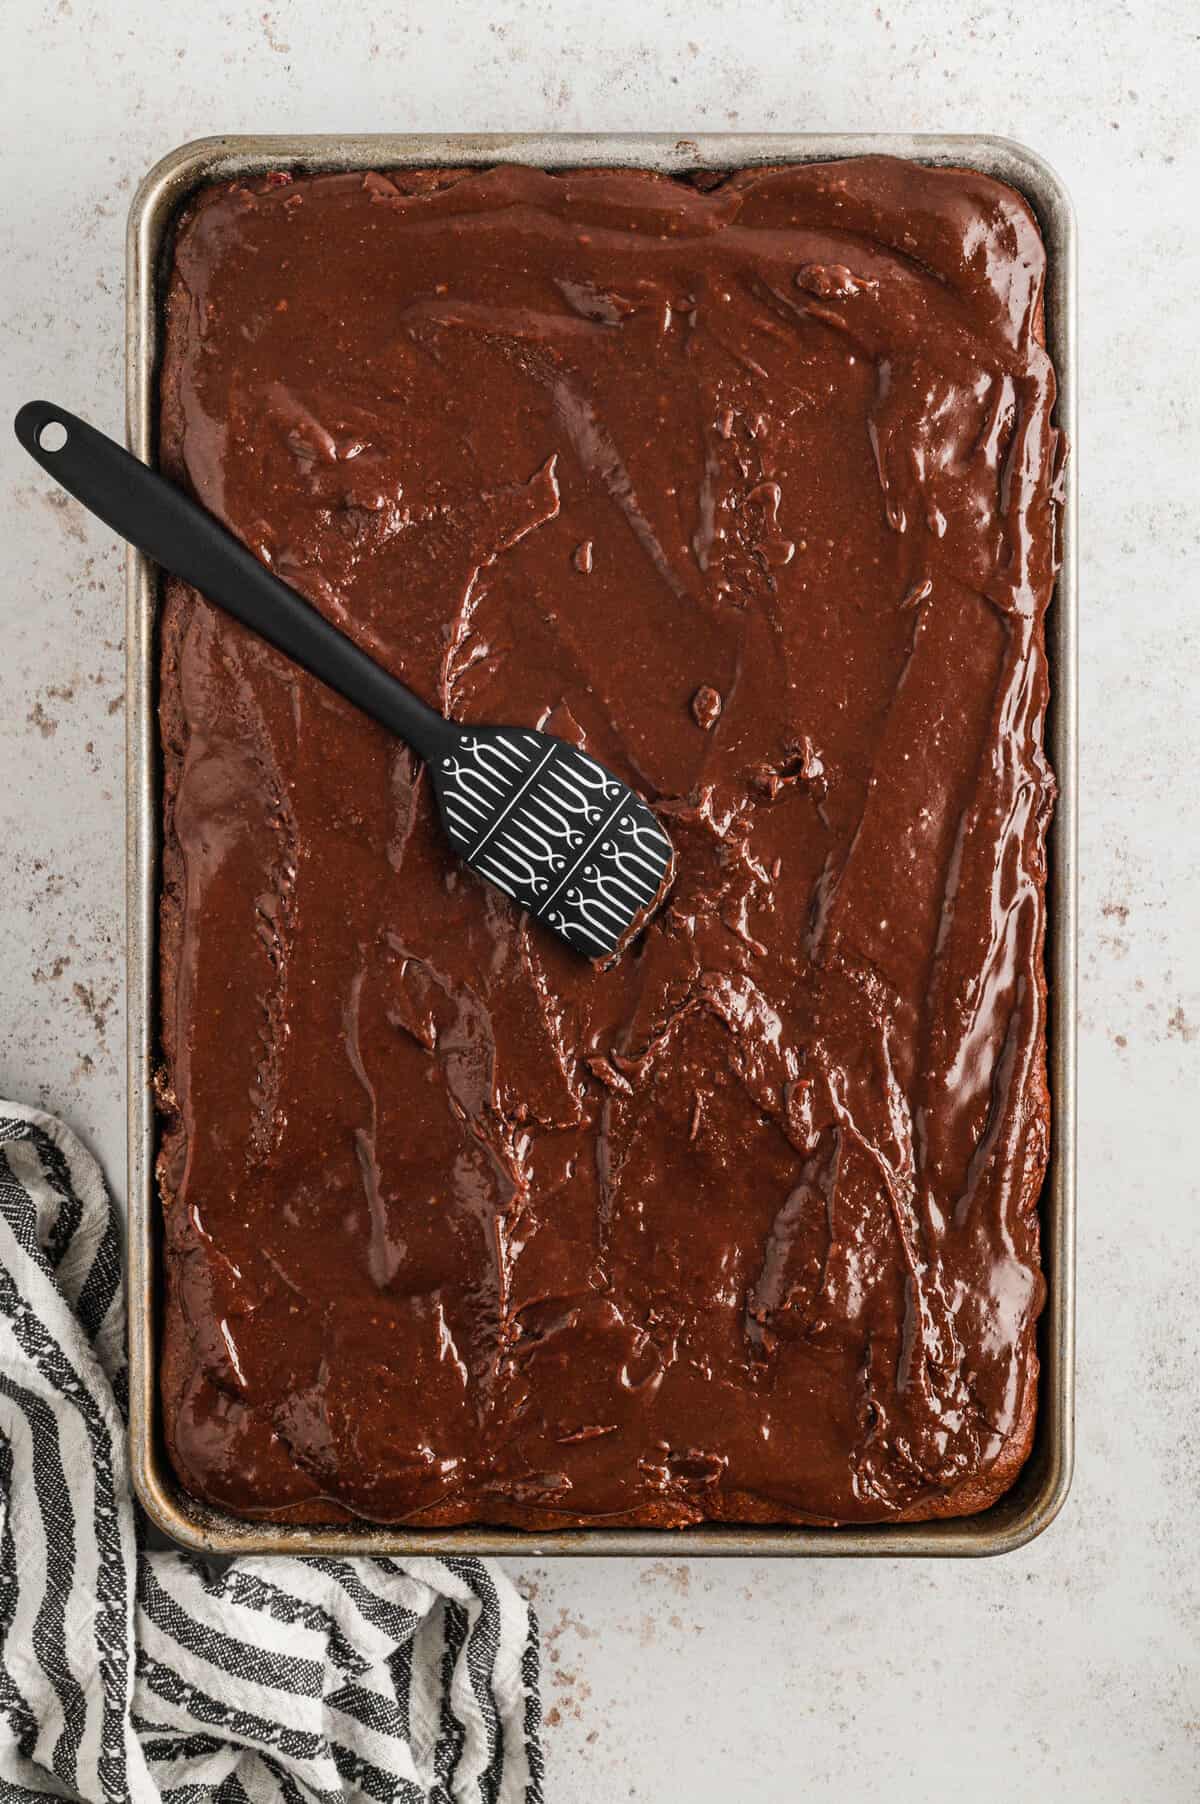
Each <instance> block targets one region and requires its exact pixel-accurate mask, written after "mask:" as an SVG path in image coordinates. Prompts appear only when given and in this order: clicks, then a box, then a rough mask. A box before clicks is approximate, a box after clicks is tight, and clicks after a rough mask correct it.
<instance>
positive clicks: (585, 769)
mask: <svg viewBox="0 0 1200 1804" xmlns="http://www.w3.org/2000/svg"><path fill="white" fill-rule="evenodd" d="M429 774H430V777H431V779H432V781H433V785H434V790H435V793H436V795H437V800H438V806H439V807H440V809H441V812H442V819H443V821H444V823H445V826H446V830H447V832H448V833H449V835H450V838H451V841H452V843H453V845H454V846H455V848H456V850H457V851H458V852H459V853H460V854H461V856H462V857H463V858H464V859H465V860H466V862H467V863H468V864H469V865H470V866H471V867H472V869H474V870H476V871H478V872H479V873H480V875H481V876H483V877H486V878H487V879H488V881H489V882H490V883H494V884H496V885H497V887H498V888H499V889H502V890H503V891H504V893H505V895H507V896H511V897H512V899H513V900H514V901H515V902H519V903H520V904H521V906H522V907H523V908H527V909H528V910H529V912H530V913H531V914H533V915H536V916H537V918H538V919H539V920H541V921H544V922H545V923H546V925H547V927H552V928H553V929H554V930H555V932H557V933H560V934H561V935H562V937H563V939H565V940H566V941H567V942H568V943H569V944H570V945H571V946H573V947H574V948H575V950H576V951H577V952H582V953H584V954H586V956H587V957H589V958H605V957H607V956H608V955H609V954H610V953H613V952H615V951H616V950H617V948H618V946H620V945H621V943H622V941H623V940H624V939H625V938H626V936H627V935H628V934H629V932H630V930H631V928H633V927H634V926H635V925H636V924H637V923H638V922H639V920H640V918H641V917H643V916H645V915H646V913H647V912H648V911H649V910H650V909H652V908H653V907H654V905H655V903H656V901H657V900H658V899H659V897H660V896H661V895H662V894H663V892H664V891H665V889H666V887H667V884H668V883H669V882H670V879H671V874H672V870H673V866H674V854H673V852H672V849H671V842H670V840H669V839H668V838H667V836H666V834H665V833H664V832H663V830H662V828H661V826H660V825H659V823H658V820H657V819H656V817H655V816H654V815H653V814H652V813H651V811H650V809H649V808H648V807H647V806H646V804H645V802H643V801H642V799H641V797H640V796H639V795H637V794H635V792H634V791H633V790H632V789H630V787H629V785H628V784H627V783H622V781H621V779H620V778H619V777H615V776H614V775H613V773H612V772H611V771H610V770H605V768H604V767H603V765H600V764H597V763H596V761H595V759H594V758H590V757H589V756H588V755H587V753H586V752H581V751H580V750H579V748H578V747H577V746H573V745H569V744H568V743H567V741H566V740H564V739H555V738H554V737H553V736H552V735H551V734H549V733H535V732H532V731H531V730H530V729H529V728H527V727H459V728H457V729H456V741H455V743H453V744H452V745H450V746H448V747H447V749H446V750H445V751H444V753H443V754H442V756H440V757H438V758H431V759H430V761H429Z"/></svg>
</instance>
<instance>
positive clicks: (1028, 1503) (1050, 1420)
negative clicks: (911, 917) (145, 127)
mask: <svg viewBox="0 0 1200 1804" xmlns="http://www.w3.org/2000/svg"><path fill="white" fill-rule="evenodd" d="M868 154H886V155H891V156H898V157H908V158H911V159H912V160H914V161H916V162H919V163H930V164H942V165H958V166H966V167H969V168H973V169H978V170H982V171H984V172H985V173H986V174H988V175H993V176H996V177H998V178H999V179H1000V180H1001V181H1005V182H1008V183H1009V184H1010V185H1011V186H1012V187H1014V188H1016V189H1018V190H1019V191H1020V192H1021V193H1022V194H1023V195H1025V197H1026V198H1027V200H1028V201H1029V202H1030V204H1031V206H1032V207H1033V210H1034V212H1035V213H1036V214H1037V217H1038V220H1039V223H1040V225H1041V229H1042V233H1043V235H1044V238H1045V241H1046V248H1047V251H1048V253H1049V283H1048V289H1047V295H1046V331H1047V339H1048V343H1049V347H1050V351H1051V354H1052V356H1053V358H1054V363H1055V367H1056V369H1057V372H1058V407H1057V421H1058V424H1059V426H1060V427H1061V428H1062V429H1063V431H1064V432H1065V433H1066V435H1067V438H1068V440H1069V442H1070V444H1071V447H1072V455H1071V457H1070V459H1069V461H1068V464H1067V479H1066V507H1065V510H1064V518H1063V534H1062V549H1063V560H1062V569H1061V572H1060V574H1059V578H1058V587H1057V591H1056V594H1055V599H1054V603H1053V606H1052V607H1051V610H1050V613H1049V616H1048V621H1047V632H1048V649H1049V656H1050V669H1051V683H1052V704H1051V712H1050V716H1049V722H1048V736H1049V749H1050V754H1051V757H1052V759H1053V763H1054V768H1055V771H1056V772H1057V776H1058V783H1059V799H1058V806H1057V809H1056V811H1055V814H1054V819H1053V824H1052V826H1051V828H1050V836H1049V845H1048V852H1049V871H1050V875H1049V894H1048V907H1047V915H1048V925H1047V941H1046V956H1047V974H1048V985H1049V1036H1050V1060H1049V1077H1050V1088H1051V1093H1052V1106H1053V1126H1052V1139H1051V1150H1050V1164H1049V1169H1048V1171H1047V1175H1046V1183H1045V1188H1044V1191H1043V1194H1042V1199H1041V1215H1042V1230H1043V1256H1044V1264H1045V1273H1046V1279H1047V1285H1048V1296H1047V1302H1046V1308H1045V1311H1044V1314H1043V1316H1042V1319H1041V1324H1040V1342H1039V1350H1040V1355H1041V1363H1042V1373H1041V1380H1040V1386H1039V1398H1038V1418H1037V1431H1036V1438H1035V1441H1034V1448H1033V1453H1032V1455H1031V1457H1030V1459H1029V1461H1028V1463H1027V1464H1026V1466H1025V1468H1024V1470H1023V1471H1022V1473H1021V1474H1020V1476H1019V1478H1018V1480H1017V1482H1016V1484H1015V1485H1014V1487H1013V1488H1012V1490H1011V1491H1009V1492H1008V1493H1007V1495H1005V1496H1004V1497H1003V1498H1001V1499H1000V1501H999V1502H998V1503H996V1504H994V1505H992V1507H991V1508H990V1509H988V1510H986V1511H984V1512H983V1513H982V1514H980V1515H977V1516H968V1517H962V1518H957V1519H953V1520H949V1521H942V1522H921V1523H910V1524H881V1525H878V1526H873V1525H872V1526H863V1527H850V1528H832V1529H822V1528H791V1527H750V1526H744V1527H739V1526H718V1525H713V1526H708V1527H698V1528H687V1529H646V1528H575V1529H563V1530H558V1531H556V1532H553V1533H549V1534H542V1533H530V1532H527V1531H524V1530H514V1529H504V1528H487V1527H478V1528H449V1529H429V1528H413V1527H405V1526H403V1525H399V1526H397V1525H392V1526H387V1527H385V1526H373V1525H371V1524H369V1523H365V1522H364V1523H361V1524H354V1525H341V1526H337V1527H310V1526H303V1525H298V1524H290V1525H289V1524H279V1523H270V1522H260V1521H245V1520H241V1519H239V1518H237V1517H234V1516H231V1515H228V1514H225V1513H223V1512H221V1511H219V1510H215V1509H212V1508H210V1507H209V1506H207V1505H205V1504H202V1503H200V1502H199V1501H197V1500H196V1499H195V1498H192V1497H190V1496H188V1495H187V1493H186V1492H185V1491H183V1490H182V1488H181V1487H180V1485H179V1484H178V1482H177V1480H176V1479H175V1477H174V1475H173V1473H172V1471H171V1468H170V1465H169V1463H168V1461H167V1458H166V1454H165V1451H164V1447H163V1440H162V1432H161V1424H160V1422H159V1418H158V1397H157V1389H158V1384H157V1380H158V1338H157V1336H158V1328H159V1320H158V1314H159V1298H160V1295H161V1270H160V1240H161V1227H160V1220H159V1202H158V1197H157V1194H156V1189H155V1180H154V1158H155V1151H156V1121H155V1107H154V1091H153V1066H154V1059H155V1052H156V1033H157V1026H156V1024H157V1011H158V979H157V967H156V918H157V904H158V856H159V757H158V742H157V725H156V717H155V706H156V668H155V664H156V658H155V648H156V615H157V609H158V601H159V584H158V573H157V571H156V569H155V568H154V566H152V565H151V564H150V563H149V561H148V560H147V559H146V558H144V557H142V556H141V555H140V554H138V553H136V552H132V553H131V554H130V557H129V561H128V634H127V675H126V685H127V686H126V694H127V706H128V713H127V727H126V746H127V809H128V814H127V899H128V997H129V1004H128V1006H129V1015H128V1020H129V1030H128V1031H129V1052H128V1056H129V1242H128V1245H129V1265H128V1270H129V1358H130V1373H129V1389H130V1434H131V1462H132V1469H133V1482H134V1486H135V1488H136V1491H137V1494H138V1496H139V1498H140V1499H141V1502H142V1504H143V1505H144V1507H145V1509H146V1511H147V1513H148V1514H149V1516H150V1517H151V1518H152V1520H153V1521H154V1522H155V1523H156V1524H157V1525H158V1526H159V1527H160V1528H161V1529H163V1530H164V1531H165V1532H166V1533H167V1534H168V1535H170V1536H172V1537H173V1539H174V1540H176V1541H177V1542H181V1543H182V1544H183V1545H184V1546H186V1547H190V1548H193V1549H195V1550H197V1551H199V1552H207V1553H225V1554H232V1553H266V1552H280V1553H293V1554H303V1553H318V1552H320V1553H339V1554H345V1553H364V1554H383V1553H389V1554H401V1555H403V1554H429V1553H470V1554H525V1555H530V1556H533V1555H543V1554H617V1553H624V1554H655V1555H660V1556H661V1555H665V1554H670V1555H671V1556H672V1557H673V1558H687V1557H690V1556H692V1555H699V1554H705V1555H714V1554H725V1555H755V1556H763V1555H769V1554H771V1555H801V1554H804V1555H825V1556H829V1555H842V1554H854V1555H864V1554H876V1555H878V1554H887V1555H898V1554H908V1555H914V1554H915V1555H926V1556H928V1555H949V1554H956V1555H967V1554H995V1553H1005V1552H1009V1551H1011V1550H1012V1549H1014V1548H1017V1547H1021V1546H1023V1545H1024V1544H1025V1543H1026V1542H1027V1541H1030V1540H1032V1539H1033V1537H1034V1536H1035V1535H1038V1534H1040V1533H1041V1531H1042V1530H1043V1529H1044V1528H1045V1527H1046V1526H1047V1525H1048V1524H1049V1523H1050V1522H1052V1521H1053V1519H1054V1517H1055V1516H1056V1515H1057V1513H1058V1511H1059V1509H1060V1508H1061V1507H1062V1504H1063V1501H1064V1499H1065V1497H1066V1495H1067V1490H1068V1488H1069V1486H1070V1482H1071V1469H1072V1462H1073V1456H1074V1391H1075V1336H1074V1314H1075V977H1076V927H1075V917H1076V810H1077V720H1076V611H1077V600H1076V547H1075V530H1076V510H1077V499H1076V468H1075V456H1074V446H1075V443H1076V428H1075V395H1076V360H1075V221H1074V215H1073V212H1072V208H1071V202H1070V199H1069V197H1068V195H1067V193H1066V191H1065V189H1064V188H1063V186H1062V183H1061V182H1060V181H1059V179H1058V177H1057V176H1056V175H1055V173H1054V171H1053V170H1052V169H1050V168H1049V167H1048V166H1047V164H1046V163H1044V162H1043V161H1042V159H1041V158H1040V157H1038V156H1036V155H1035V154H1034V153H1033V152H1032V151H1030V150H1026V149H1025V148H1024V147H1023V146H1022V145H1019V144H1014V143H1012V142H1011V141H1010V140H1008V139H1005V138H992V137H971V136H949V135H940V134H938V135H929V136H923V135H921V136H894V135H883V134H878V135H877V134H872V133H856V134H843V135H836V134H835V135H827V134H823V133H816V132H812V133H787V132H779V133H765V134H745V133H732V132H730V133H704V134H701V135H699V136H696V137H676V136H674V135H673V134H669V133H658V132H656V133H638V134H628V135H627V134H623V133H622V134H615V135H601V136H586V135H574V134H571V135H562V136H558V135H555V136H538V135H535V134H527V133H522V134H516V135H509V134H494V135H487V136H466V135H452V136H446V137H439V136H426V135H407V134H398V135H393V134H391V133H386V134H384V133H381V134H376V135H371V136H364V137H295V138H293V137H227V138H206V139H201V140H199V141H197V142H195V143H192V144H185V145H183V146H181V147H180V148H179V149H178V150H174V151H172V152H171V154H170V155H169V156H167V157H164V159H163V160H162V162H160V163H158V164H157V165H156V166H155V168H153V169H152V170H151V171H150V173H149V174H148V175H147V176H146V178H145V180H144V181H143V182H142V184H141V187H140V188H139V189H138V192H137V194H136V196H135V197H134V201H133V206H132V209H131V212H130V218H129V232H128V245H127V256H128V268H127V288H126V330H127V339H126V344H127V351H126V358H127V361H126V385H127V424H128V442H129V447H130V449H131V450H132V451H133V452H134V454H135V455H136V456H138V457H140V458H142V459H143V460H144V461H145V462H147V463H153V461H154V457H155V449H156V417H155V390H156V375H157V369H158V359H159V351H160V333H161V323H162V302H163V297H164V279H165V273H166V260H167V256H168V254H169V249H170V242H171V233H172V226H173V221H174V219H175V217H176V215H177V213H178V210H179V208H180V206H181V204H182V203H183V202H184V201H185V200H187V198H188V197H189V195H191V194H192V193H193V192H194V190H195V189H197V188H198V187H201V186H203V185H205V184H206V183H209V182H215V181H223V180H227V179H228V178H230V177H236V176H246V175H252V174H257V173H260V172H263V171H265V170H269V169H274V168H279V167H280V166H286V167H288V168H292V169H303V170H317V169H342V170H351V169H371V168H383V169H386V168H403V167H405V166H409V167H425V168H429V167H432V166H436V165H464V166H481V165H483V166H486V165H488V164H494V163H503V162H509V163H528V164H532V165H535V166H538V167H541V168H546V169H556V168H558V169H562V168H572V167H575V168H578V167H580V166H582V165H585V164H593V165H607V166H610V167H611V166H615V165H622V164H623V165H626V166H629V167H641V168H651V169H661V170H666V171H672V172H685V171H688V170H692V169H702V168H712V169H723V170H724V169H731V168H737V167H743V166H748V165H754V164H764V163H811V162H822V161H826V160H832V159H836V158H842V157H858V156H865V155H868Z"/></svg>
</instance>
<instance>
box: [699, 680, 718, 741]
mask: <svg viewBox="0 0 1200 1804" xmlns="http://www.w3.org/2000/svg"><path fill="white" fill-rule="evenodd" d="M724 705H725V704H724V703H723V702H722V700H721V692H720V690H718V689H714V688H712V686H711V685H710V684H708V683H702V684H701V685H700V687H699V689H697V691H696V693H695V695H693V697H692V719H693V720H694V721H695V723H696V725H697V726H698V727H703V729H704V731H705V732H706V733H711V732H712V729H713V728H714V727H715V726H716V724H717V722H718V721H719V720H720V718H721V709H722V708H723V707H724Z"/></svg>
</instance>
